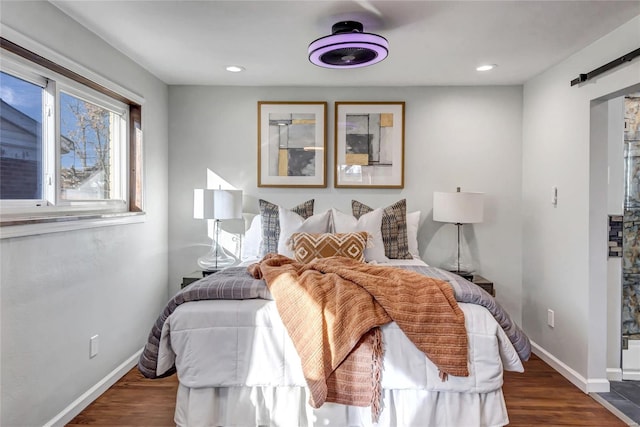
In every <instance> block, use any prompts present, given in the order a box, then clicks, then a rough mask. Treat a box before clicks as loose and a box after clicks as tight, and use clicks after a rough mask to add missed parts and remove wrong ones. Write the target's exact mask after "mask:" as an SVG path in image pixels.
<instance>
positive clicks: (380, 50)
mask: <svg viewBox="0 0 640 427" xmlns="http://www.w3.org/2000/svg"><path fill="white" fill-rule="evenodd" d="M336 45H341V47H343V48H347V47H353V48H364V49H371V50H373V51H374V52H376V57H375V58H374V59H372V60H371V61H369V62H365V63H362V64H353V65H331V64H327V63H325V62H322V61H320V60H319V58H320V57H321V56H322V55H324V54H325V53H327V52H329V51H331V50H333V49H334V47H335V46H336ZM388 54H389V52H388V50H387V48H386V47H384V46H381V45H379V44H376V43H336V44H332V45H329V46H325V47H323V48H320V49H316V50H315V51H313V52H311V53H310V54H309V61H311V63H313V64H315V65H318V66H321V67H325V68H358V67H366V66H368V65H373V64H377V63H378V62H380V61H382V60H383V59H385V58H386V57H387V56H388Z"/></svg>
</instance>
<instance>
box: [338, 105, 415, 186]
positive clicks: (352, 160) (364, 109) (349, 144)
mask: <svg viewBox="0 0 640 427" xmlns="http://www.w3.org/2000/svg"><path fill="white" fill-rule="evenodd" d="M334 143H335V152H334V155H335V165H334V186H335V187H337V188H404V102H336V103H335V135H334Z"/></svg>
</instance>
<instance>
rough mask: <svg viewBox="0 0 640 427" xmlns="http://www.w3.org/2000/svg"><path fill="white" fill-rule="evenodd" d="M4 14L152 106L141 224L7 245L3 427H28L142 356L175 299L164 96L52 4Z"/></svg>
mask: <svg viewBox="0 0 640 427" xmlns="http://www.w3.org/2000/svg"><path fill="white" fill-rule="evenodd" d="M0 6H1V9H0V12H1V13H0V16H1V22H2V25H8V26H9V27H11V28H13V29H14V30H16V31H18V32H20V33H22V34H24V35H26V36H28V37H29V38H31V39H32V40H34V41H36V42H39V43H41V44H42V45H45V46H46V47H48V48H50V49H53V50H55V51H57V52H58V53H60V54H63V55H65V56H66V57H68V58H69V59H71V60H74V61H76V62H77V63H79V64H80V65H83V66H85V67H87V68H89V69H91V70H93V71H94V72H97V73H99V74H100V75H102V76H104V77H106V78H108V79H110V80H112V81H113V82H115V83H117V84H119V85H121V86H123V87H125V88H127V89H129V90H131V91H133V92H135V93H138V94H140V95H141V96H142V97H144V98H145V101H146V102H145V104H144V105H143V116H142V118H143V126H144V160H145V172H144V176H145V190H146V193H145V196H146V197H145V208H146V212H147V215H146V221H145V222H144V223H139V224H130V225H121V226H112V227H105V228H94V229H88V230H77V231H70V232H59V233H52V234H46V235H40V236H29V237H20V238H13V239H3V240H2V241H0V267H1V272H0V293H1V298H0V300H1V303H0V304H1V305H0V308H1V334H2V342H1V345H2V360H1V382H0V390H1V392H2V400H1V405H2V407H1V409H2V411H1V412H2V414H1V418H0V425H2V426H7V427H13V426H31V427H32V426H38V425H43V424H44V423H46V422H48V421H49V420H51V419H52V418H54V417H55V416H56V415H57V414H59V413H60V412H61V411H62V410H63V409H64V408H65V407H67V405H69V404H70V403H72V402H73V401H74V400H75V399H77V398H78V397H79V396H81V395H82V394H83V393H85V392H86V391H87V390H89V389H90V388H91V387H93V386H94V385H95V384H96V383H98V382H99V381H100V380H102V379H103V378H104V377H105V376H106V375H108V374H109V373H110V372H111V371H112V370H114V369H115V368H116V367H117V366H119V365H120V364H122V363H123V362H124V361H125V360H127V359H128V358H129V357H131V356H132V355H133V354H134V353H136V351H138V350H139V349H140V348H141V347H142V346H143V344H144V341H145V339H146V337H147V335H148V333H149V330H150V327H151V325H152V324H153V322H154V320H155V318H156V316H157V314H158V312H159V311H160V309H161V307H162V305H163V304H164V303H165V302H166V300H167V296H168V286H167V196H168V191H167V163H168V157H167V154H168V149H167V141H168V140H167V124H166V123H167V103H168V101H167V100H168V90H167V86H166V85H165V84H164V83H162V82H161V81H159V80H158V79H157V78H155V77H154V76H152V75H150V74H149V73H148V72H146V71H145V70H143V69H142V68H140V67H139V66H138V65H136V64H135V63H133V62H132V61H131V60H129V59H128V58H126V57H125V56H124V55H122V54H121V53H119V52H117V51H115V50H114V49H113V48H111V47H109V46H108V45H106V44H105V43H104V41H102V40H101V39H100V38H98V37H97V36H95V35H94V34H93V33H90V32H88V31H87V30H86V29H85V28H84V27H81V26H80V25H78V24H77V23H75V22H74V21H72V20H71V19H69V18H68V17H67V16H66V15H63V14H62V13H61V12H59V11H58V9H56V8H55V7H54V6H52V5H51V4H50V3H48V2H2V3H1V5H0ZM94 334H99V335H100V353H99V354H98V356H96V357H95V358H93V359H89V337H91V336H92V335H94Z"/></svg>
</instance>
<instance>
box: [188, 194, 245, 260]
mask: <svg viewBox="0 0 640 427" xmlns="http://www.w3.org/2000/svg"><path fill="white" fill-rule="evenodd" d="M193 217H194V218H196V219H207V220H208V219H212V220H213V221H214V223H213V239H212V241H211V248H210V250H209V252H208V253H207V254H206V255H203V256H201V257H200V258H198V266H200V268H202V269H203V270H205V271H213V270H219V269H221V268H225V267H229V266H231V265H233V264H235V263H236V261H237V258H236V257H234V256H233V255H230V254H229V253H228V252H227V251H226V250H225V249H224V248H223V247H222V246H221V245H220V221H224V220H227V219H239V218H242V190H222V189H215V190H212V189H199V188H198V189H195V190H193Z"/></svg>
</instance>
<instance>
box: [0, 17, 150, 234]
mask: <svg viewBox="0 0 640 427" xmlns="http://www.w3.org/2000/svg"><path fill="white" fill-rule="evenodd" d="M0 35H1V36H2V37H3V41H2V42H3V48H2V49H1V51H2V62H0V69H1V70H2V71H5V72H8V73H9V74H12V75H14V76H16V77H19V78H21V79H23V80H26V81H28V82H30V83H34V84H37V85H38V86H40V87H43V86H44V88H45V90H44V91H43V115H45V117H43V129H42V134H43V135H42V138H43V147H42V149H43V153H42V156H43V162H42V175H43V177H42V179H43V181H42V185H43V188H42V199H41V200H4V201H2V200H0V239H4V238H11V237H17V236H27V235H33V234H43V233H49V232H58V231H67V230H75V229H82V228H93V227H101V226H110V225H119V224H129V223H138V222H144V221H145V218H146V215H145V212H144V210H143V209H144V207H143V202H144V195H143V193H144V188H143V185H144V184H142V186H141V185H140V182H142V183H143V182H144V181H143V178H142V173H143V171H142V164H138V163H137V162H138V161H139V160H136V159H137V158H138V157H139V156H141V154H142V153H143V151H142V145H141V143H142V133H141V131H142V129H141V128H140V123H141V114H140V112H141V105H142V104H143V103H144V98H142V97H140V96H139V95H136V94H135V93H133V92H131V91H129V90H128V89H126V88H123V87H122V86H119V85H117V84H115V83H113V82H111V81H109V80H107V79H105V78H104V77H102V76H100V75H99V74H96V73H94V72H93V71H91V70H89V69H87V68H85V67H83V66H82V65H80V64H78V63H76V62H74V61H72V60H69V59H68V58H66V57H64V56H62V55H60V54H59V53H57V52H55V51H53V50H51V49H49V48H47V47H45V46H43V45H41V44H39V43H38V42H35V41H33V40H31V39H29V38H28V37H26V36H24V35H22V34H20V33H19V32H17V31H15V30H13V29H11V28H9V27H7V26H3V27H1V28H0ZM7 36H8V37H9V39H6V40H5V38H6V37H7ZM5 41H8V43H9V45H8V46H9V47H8V48H4V46H5V45H4V43H5ZM11 43H15V45H14V46H17V50H16V49H14V48H13V47H10V46H11ZM20 49H23V51H27V52H28V53H29V54H27V55H25V54H24V53H22V52H20ZM14 52H15V53H14ZM32 55H35V57H38V58H39V59H33V56H32ZM47 58H49V59H47ZM34 61H35V62H34ZM52 61H54V62H52ZM51 64H53V66H52V65H51ZM56 67H57V68H56ZM56 69H57V70H59V71H60V72H62V73H64V74H65V75H63V74H60V73H58V72H56V71H54V70H56ZM69 73H71V74H69ZM67 75H68V76H69V77H72V78H69V77H66V76H67ZM76 78H78V80H77V81H76ZM43 79H44V80H43ZM83 81H84V82H85V83H87V84H88V85H86V84H83V83H82V82H83ZM43 83H44V84H43ZM94 87H95V88H96V89H100V90H99V91H98V90H95V89H93V88H94ZM60 90H62V91H63V92H66V93H69V94H70V95H72V96H76V97H79V98H82V99H85V100H87V101H89V102H93V103H95V104H98V105H99V106H101V107H105V108H107V109H109V110H110V111H113V112H115V113H116V114H122V115H124V117H125V120H126V122H125V123H123V124H122V125H121V126H120V130H119V132H120V134H121V138H120V144H118V146H117V147H113V151H112V155H116V156H118V157H119V158H120V160H121V161H119V162H117V164H115V165H114V169H115V171H114V172H115V173H116V174H117V175H118V177H119V181H120V182H119V183H118V184H117V185H118V188H117V192H118V194H117V195H116V196H117V197H118V199H110V200H86V201H85V200H81V201H78V200H68V201H67V200H62V199H61V197H60V185H59V172H60V169H59V167H60V164H59V163H60V135H59V134H60V132H59V129H60V127H59V120H60V117H59V112H58V111H57V108H54V107H52V105H53V103H54V102H56V101H55V100H57V99H58V97H59V92H60ZM109 94H112V95H113V96H115V97H112V96H109ZM121 100H122V101H121ZM96 101H99V102H96ZM123 101H124V102H123ZM131 108H135V119H134V118H133V117H132V116H131V114H129V112H130V111H132V110H130V109H131ZM45 112H46V113H49V112H51V113H49V114H46V113H45ZM132 114H133V113H132ZM134 123H135V130H136V135H135V142H134V141H133V138H134V136H133V135H130V134H129V133H130V132H131V131H132V130H133V129H134V126H132V125H133V124H134ZM45 138H46V139H45ZM51 138H53V139H54V140H55V142H54V143H51V142H50V141H51ZM46 141H49V142H46ZM130 144H132V146H130ZM132 147H133V148H132ZM130 156H135V157H134V158H133V159H131V158H130ZM131 162H134V163H135V166H133V164H131ZM112 163H113V162H112ZM131 167H135V170H132V169H131ZM134 178H135V179H134ZM141 179H142V181H140V180H141ZM49 182H51V183H52V185H48V184H49ZM134 183H135V184H134ZM131 185H135V188H132V187H131ZM114 195H115V194H114Z"/></svg>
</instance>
